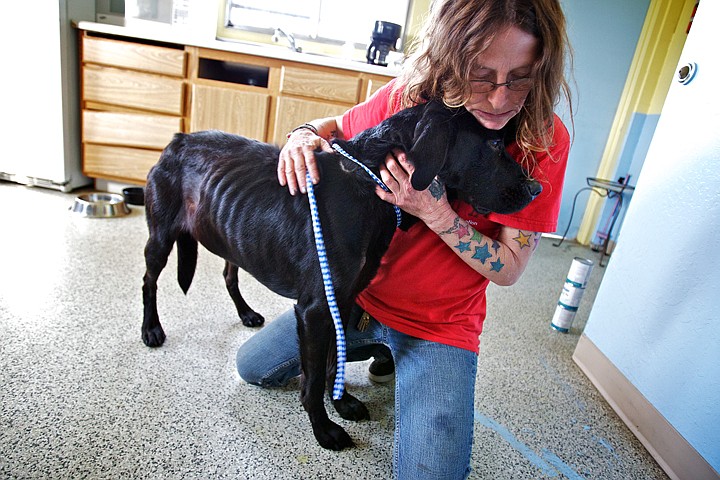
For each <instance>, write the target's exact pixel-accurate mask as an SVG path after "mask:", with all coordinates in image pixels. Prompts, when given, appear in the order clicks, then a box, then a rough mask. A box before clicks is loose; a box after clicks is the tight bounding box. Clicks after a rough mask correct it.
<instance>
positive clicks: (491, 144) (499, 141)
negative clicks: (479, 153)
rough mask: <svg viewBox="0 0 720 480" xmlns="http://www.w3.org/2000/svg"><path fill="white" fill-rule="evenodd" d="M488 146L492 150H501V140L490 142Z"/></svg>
mask: <svg viewBox="0 0 720 480" xmlns="http://www.w3.org/2000/svg"><path fill="white" fill-rule="evenodd" d="M490 146H491V147H494V148H502V140H490Z"/></svg>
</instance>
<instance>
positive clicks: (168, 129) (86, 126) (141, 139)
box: [82, 110, 182, 149]
mask: <svg viewBox="0 0 720 480" xmlns="http://www.w3.org/2000/svg"><path fill="white" fill-rule="evenodd" d="M82 130H83V139H82V140H83V142H89V143H102V144H106V145H120V146H126V147H140V148H157V149H163V148H165V146H166V145H167V144H168V143H170V140H172V137H173V135H174V134H175V133H176V132H180V131H182V125H181V119H180V118H179V117H171V116H169V115H152V114H139V113H123V112H96V111H89V110H85V111H83V129H82Z"/></svg>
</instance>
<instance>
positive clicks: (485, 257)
mask: <svg viewBox="0 0 720 480" xmlns="http://www.w3.org/2000/svg"><path fill="white" fill-rule="evenodd" d="M440 235H441V236H443V235H457V238H458V244H457V245H455V246H454V247H453V248H455V249H457V250H458V252H460V253H461V254H462V253H465V252H471V253H472V257H471V258H472V259H474V260H478V261H479V262H480V263H481V264H482V265H486V266H488V267H489V268H490V271H491V272H499V271H501V270H502V269H503V267H504V266H505V264H504V263H503V262H502V261H501V260H500V243H498V242H497V241H496V240H494V239H492V238H489V237H486V236H485V235H483V234H482V233H480V232H478V231H477V230H475V229H473V228H472V227H470V226H469V225H468V224H467V223H466V222H464V221H462V220H461V219H460V217H456V218H455V221H454V223H453V226H452V227H450V228H449V229H448V230H445V231H444V232H440ZM465 237H469V238H467V239H466V238H465ZM540 237H541V234H540V233H535V232H527V233H526V232H523V231H522V230H518V236H517V237H515V238H513V240H515V241H516V242H518V245H519V246H520V249H521V250H522V249H523V248H526V247H527V248H532V249H533V250H534V249H535V248H537V245H538V243H539V242H540Z"/></svg>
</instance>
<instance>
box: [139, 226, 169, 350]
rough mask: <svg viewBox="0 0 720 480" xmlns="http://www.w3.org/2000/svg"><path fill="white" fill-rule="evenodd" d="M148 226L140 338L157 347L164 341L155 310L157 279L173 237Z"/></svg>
mask: <svg viewBox="0 0 720 480" xmlns="http://www.w3.org/2000/svg"><path fill="white" fill-rule="evenodd" d="M157 230H158V229H157V228H156V227H155V228H153V227H150V237H149V238H148V241H147V244H145V276H144V277H143V287H142V290H143V310H144V311H143V323H142V328H141V331H142V340H143V342H144V343H145V345H147V346H148V347H159V346H160V345H162V344H163V342H165V332H164V331H163V328H162V325H161V324H160V317H159V315H158V311H157V280H158V277H159V276H160V272H162V270H163V268H165V265H167V260H168V257H169V256H170V252H171V251H172V247H173V243H174V240H175V239H174V238H173V237H171V236H170V235H169V234H167V233H166V234H165V235H160V234H159V233H158V231H157Z"/></svg>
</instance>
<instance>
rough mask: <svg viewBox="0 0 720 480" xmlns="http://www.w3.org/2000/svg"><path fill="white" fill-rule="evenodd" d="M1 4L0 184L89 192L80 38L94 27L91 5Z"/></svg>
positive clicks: (75, 0) (64, 0)
mask: <svg viewBox="0 0 720 480" xmlns="http://www.w3.org/2000/svg"><path fill="white" fill-rule="evenodd" d="M43 3H45V4H46V6H47V8H43V9H40V8H38V4H37V2H2V3H0V18H4V19H6V20H7V21H6V22H4V25H3V28H0V43H1V44H2V45H4V47H5V48H4V49H3V65H4V68H3V102H2V108H0V114H1V115H2V117H3V125H4V126H3V127H2V128H0V145H2V149H0V180H9V181H13V182H17V183H23V184H28V185H38V186H43V187H48V188H53V189H57V190H61V191H65V192H67V191H70V190H72V189H74V188H77V187H79V186H83V185H88V184H90V183H91V180H90V179H88V178H87V177H84V176H83V175H82V173H81V167H80V100H79V91H78V89H79V85H80V82H79V79H78V72H79V68H78V46H77V34H76V31H75V30H74V29H73V27H72V25H71V23H70V19H72V20H93V19H94V17H95V11H94V10H95V9H94V3H93V2H92V1H87V0H59V2H58V3H55V2H50V1H46V2H43Z"/></svg>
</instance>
